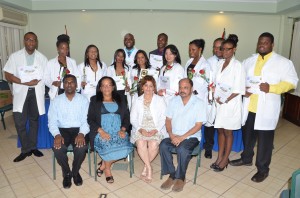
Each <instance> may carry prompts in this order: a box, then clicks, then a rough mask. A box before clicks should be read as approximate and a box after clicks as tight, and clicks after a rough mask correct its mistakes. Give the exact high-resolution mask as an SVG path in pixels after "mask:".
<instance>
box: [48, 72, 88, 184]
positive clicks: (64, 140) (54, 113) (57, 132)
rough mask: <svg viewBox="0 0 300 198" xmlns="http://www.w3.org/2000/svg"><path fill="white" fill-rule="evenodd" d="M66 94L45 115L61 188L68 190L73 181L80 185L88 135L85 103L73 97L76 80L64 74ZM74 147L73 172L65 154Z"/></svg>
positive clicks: (85, 99) (83, 100)
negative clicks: (59, 168)
mask: <svg viewBox="0 0 300 198" xmlns="http://www.w3.org/2000/svg"><path fill="white" fill-rule="evenodd" d="M63 87H64V90H65V92H64V93H63V94H61V95H59V96H57V97H55V99H54V100H53V101H51V103H50V107H49V112H48V126H49V131H50V133H51V134H52V135H53V137H54V145H53V152H54V155H55V158H56V159H57V162H58V164H59V165H60V166H61V168H62V173H63V178H64V179H63V187H64V188H70V187H71V185H72V182H71V179H72V177H73V180H74V184H75V185H76V186H80V185H82V182H83V181H82V178H81V176H80V174H79V170H80V167H81V164H82V162H83V161H84V158H85V155H86V151H87V145H86V142H85V135H86V134H87V133H88V132H89V131H90V129H89V125H88V123H87V112H88V108H89V101H88V99H87V98H86V97H85V96H83V95H81V94H79V93H76V87H77V81H76V77H75V76H73V75H71V74H67V75H65V77H64V79H63ZM70 144H71V145H72V146H73V151H74V159H73V164H72V171H71V169H70V167H69V163H68V156H67V150H68V146H69V145H70Z"/></svg>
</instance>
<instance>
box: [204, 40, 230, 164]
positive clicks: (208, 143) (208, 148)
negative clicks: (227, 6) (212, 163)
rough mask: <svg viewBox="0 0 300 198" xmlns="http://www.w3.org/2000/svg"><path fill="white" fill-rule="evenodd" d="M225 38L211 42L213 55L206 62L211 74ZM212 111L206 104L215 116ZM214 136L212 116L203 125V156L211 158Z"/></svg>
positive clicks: (215, 66) (221, 57)
mask: <svg viewBox="0 0 300 198" xmlns="http://www.w3.org/2000/svg"><path fill="white" fill-rule="evenodd" d="M224 40H225V39H223V38H217V39H215V40H214V44H213V54H214V55H213V56H212V57H210V58H209V59H207V62H208V63H209V65H210V68H211V71H212V73H213V74H216V73H217V69H218V68H217V65H218V62H219V60H221V59H223V51H221V45H222V42H223V41H224ZM211 111H213V109H212V105H211V104H209V106H208V112H209V114H208V115H210V114H212V116H213V117H215V113H213V112H211ZM214 137H215V128H214V118H212V119H211V118H209V119H208V120H207V122H206V123H205V125H204V139H205V142H204V145H203V147H204V149H205V153H204V157H205V158H208V159H211V158H212V149H213V146H214Z"/></svg>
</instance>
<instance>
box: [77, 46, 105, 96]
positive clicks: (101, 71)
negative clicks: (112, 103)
mask: <svg viewBox="0 0 300 198" xmlns="http://www.w3.org/2000/svg"><path fill="white" fill-rule="evenodd" d="M106 68H107V67H106V64H105V63H104V62H102V61H101V60H100V54H99V49H98V47H97V46H95V45H89V46H88V47H87V48H86V50H85V55H84V62H83V63H81V64H80V65H78V69H79V73H80V76H81V94H82V95H84V96H86V97H87V98H88V99H89V100H90V98H91V97H92V96H94V95H96V87H97V84H98V81H99V80H100V79H101V78H102V76H105V75H106Z"/></svg>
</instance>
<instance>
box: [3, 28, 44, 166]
mask: <svg viewBox="0 0 300 198" xmlns="http://www.w3.org/2000/svg"><path fill="white" fill-rule="evenodd" d="M24 46H25V47H24V48H23V49H21V50H19V51H17V52H15V53H13V54H11V55H10V57H9V59H8V61H7V63H6V64H5V66H4V69H3V70H4V74H5V78H6V80H8V81H9V82H11V83H13V96H14V97H13V116H14V121H15V127H16V130H17V133H18V136H19V139H20V142H21V154H20V155H19V156H18V157H16V158H15V159H14V162H19V161H22V160H24V159H25V158H26V157H28V156H31V155H32V154H34V155H35V156H37V157H42V156H43V153H42V152H40V151H39V150H38V149H37V137H38V128H39V127H38V121H39V115H43V114H45V105H44V103H45V99H44V94H45V84H44V82H43V80H42V77H43V73H44V68H45V67H46V66H47V61H48V60H47V58H46V57H45V56H44V55H43V54H41V53H40V52H39V51H37V50H36V48H37V46H38V39H37V36H36V35H35V33H33V32H27V33H26V34H25V35H24ZM27 120H28V122H29V130H28V131H27V130H26V123H27Z"/></svg>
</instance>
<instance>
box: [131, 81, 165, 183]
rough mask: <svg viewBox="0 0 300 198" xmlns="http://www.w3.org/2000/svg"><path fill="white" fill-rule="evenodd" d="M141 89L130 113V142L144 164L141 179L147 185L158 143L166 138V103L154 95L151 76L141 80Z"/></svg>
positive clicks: (153, 82) (153, 84)
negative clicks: (134, 146)
mask: <svg viewBox="0 0 300 198" xmlns="http://www.w3.org/2000/svg"><path fill="white" fill-rule="evenodd" d="M141 89H142V92H143V93H144V94H143V95H141V96H140V97H138V98H137V99H136V100H135V102H134V104H133V106H132V109H131V113H130V121H131V124H132V131H131V139H130V141H131V142H132V143H136V145H137V151H138V154H139V156H140V157H141V159H142V160H143V162H144V169H143V171H142V174H141V179H142V180H144V181H145V182H148V183H149V182H151V181H152V168H151V164H150V163H151V162H152V161H153V160H154V158H155V157H156V155H157V154H158V150H159V143H160V141H161V140H162V139H163V138H165V136H168V135H167V132H166V128H165V119H166V116H165V110H166V103H165V101H164V99H163V97H160V96H158V95H156V82H155V80H154V78H153V77H152V76H145V77H144V78H143V79H142V80H141Z"/></svg>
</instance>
